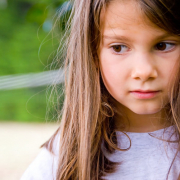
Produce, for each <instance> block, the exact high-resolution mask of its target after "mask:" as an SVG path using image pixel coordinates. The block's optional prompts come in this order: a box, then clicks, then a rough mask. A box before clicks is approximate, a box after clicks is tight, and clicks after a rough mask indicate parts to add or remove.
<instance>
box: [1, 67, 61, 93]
mask: <svg viewBox="0 0 180 180" xmlns="http://www.w3.org/2000/svg"><path fill="white" fill-rule="evenodd" d="M62 82H64V71H63V69H59V70H53V71H45V72H41V73H30V74H22V75H7V76H0V90H11V89H19V88H28V87H38V86H45V85H50V84H60V83H62Z"/></svg>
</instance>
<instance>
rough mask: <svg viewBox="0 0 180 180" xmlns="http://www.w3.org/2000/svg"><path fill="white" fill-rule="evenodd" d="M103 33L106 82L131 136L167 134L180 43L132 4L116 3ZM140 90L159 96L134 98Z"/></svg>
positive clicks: (103, 24)
mask: <svg viewBox="0 0 180 180" xmlns="http://www.w3.org/2000/svg"><path fill="white" fill-rule="evenodd" d="M100 30H101V35H102V37H101V42H100V46H99V51H98V55H99V60H100V71H101V75H102V79H103V82H104V84H105V87H106V88H107V90H108V92H109V93H110V94H111V96H112V97H113V98H114V100H115V106H116V108H117V109H118V110H119V114H120V112H123V117H124V118H123V121H124V123H125V124H126V125H129V126H126V131H129V132H152V131H155V130H158V129H162V128H164V123H165V121H166V118H165V116H166V112H165V110H164V106H165V105H166V104H167V103H168V90H169V88H171V86H172V85H171V83H170V82H173V80H174V77H175V71H176V70H177V69H175V67H177V66H178V64H177V63H178V60H179V59H180V58H179V52H180V51H179V50H180V44H179V38H178V37H177V36H174V35H171V34H168V32H166V31H164V30H163V29H160V28H159V27H157V26H156V25H154V24H153V23H152V22H150V20H149V19H147V17H146V16H145V15H144V14H143V12H142V11H141V9H140V7H139V4H138V3H137V2H136V1H132V0H130V1H126V2H125V1H118V0H114V1H112V2H111V3H110V4H109V5H108V7H107V9H106V10H105V11H102V12H101V17H100ZM137 89H141V90H153V91H158V93H157V95H156V96H155V97H153V98H150V99H140V98H137V97H135V96H134V95H133V94H132V93H131V91H134V90H137ZM121 119H122V118H121ZM128 122H129V124H128ZM115 125H116V127H117V129H120V127H121V121H120V115H117V117H116V118H115Z"/></svg>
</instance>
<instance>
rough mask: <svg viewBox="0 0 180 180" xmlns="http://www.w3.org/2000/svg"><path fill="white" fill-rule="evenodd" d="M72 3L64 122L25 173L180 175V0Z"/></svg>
mask: <svg viewBox="0 0 180 180" xmlns="http://www.w3.org/2000/svg"><path fill="white" fill-rule="evenodd" d="M72 3H73V8H72V13H71V16H70V19H69V22H70V26H68V27H70V33H69V37H68V39H67V42H68V43H67V51H66V55H67V57H66V67H65V68H66V73H67V74H66V83H65V87H66V89H65V101H64V108H63V113H62V116H61V124H60V127H59V129H58V130H57V132H56V133H55V134H54V136H53V137H52V138H51V139H50V140H49V141H48V142H47V143H46V144H45V145H44V147H43V149H42V152H41V153H40V154H39V156H38V157H37V158H36V160H35V161H34V162H33V163H32V164H31V165H30V167H29V168H28V170H27V171H26V172H25V174H24V175H23V177H22V180H52V179H54V180H55V179H56V180H77V179H78V180H99V179H105V180H121V179H122V180H165V179H169V180H177V179H178V178H179V179H180V140H179V137H180V89H179V87H180V84H179V79H180V76H179V69H180V66H179V62H180V10H179V7H180V1H179V0H74V1H73V2H72Z"/></svg>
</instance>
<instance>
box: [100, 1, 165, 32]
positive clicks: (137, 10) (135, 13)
mask: <svg viewBox="0 0 180 180" xmlns="http://www.w3.org/2000/svg"><path fill="white" fill-rule="evenodd" d="M142 27H143V28H149V31H151V30H153V31H154V30H155V31H164V30H162V29H160V28H158V27H157V26H156V25H155V24H153V23H152V22H151V21H150V20H149V19H148V18H147V17H146V16H145V14H144V12H143V10H142V9H141V6H140V4H139V3H138V2H137V1H136V0H114V1H111V2H110V3H109V4H108V5H107V6H106V8H104V9H103V10H102V12H101V16H100V28H101V32H102V31H104V30H111V31H114V30H124V31H128V30H131V29H133V30H135V29H136V30H138V29H139V28H142Z"/></svg>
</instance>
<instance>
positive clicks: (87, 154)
mask: <svg viewBox="0 0 180 180" xmlns="http://www.w3.org/2000/svg"><path fill="white" fill-rule="evenodd" d="M110 2H111V0H74V1H72V3H73V7H72V12H71V15H70V18H69V25H68V26H67V31H66V32H68V33H67V35H68V38H67V41H66V45H67V46H64V47H66V48H67V50H66V62H65V69H66V78H65V100H64V106H63V110H62V117H60V116H59V118H61V125H60V128H59V129H58V131H57V132H56V133H55V135H54V136H53V137H52V139H51V140H50V141H49V142H48V143H46V144H45V146H46V147H47V148H49V149H50V150H52V143H53V140H54V138H55V136H56V135H57V134H58V133H59V134H60V140H59V143H60V145H59V165H58V170H57V177H56V178H57V180H68V179H69V180H70V179H79V180H97V179H101V177H102V176H103V175H104V174H105V173H107V172H108V173H111V172H113V170H115V167H116V164H115V163H112V162H110V161H108V160H107V159H106V157H105V156H104V155H103V152H102V150H101V145H102V142H104V144H105V145H106V146H107V149H108V150H109V151H110V152H112V151H113V150H114V149H117V147H116V138H112V137H114V136H112V135H113V133H114V130H115V127H114V125H113V116H114V114H115V109H114V107H113V103H112V101H111V99H112V98H111V96H110V95H109V93H108V92H107V90H106V88H105V87H104V85H103V83H102V80H101V76H100V71H99V61H98V55H97V49H98V46H99V43H100V13H101V10H102V8H106V6H107V4H108V3H110ZM137 2H138V3H139V4H140V6H141V8H142V11H143V12H144V14H145V15H146V16H147V17H148V18H149V19H150V20H151V21H152V22H153V23H154V24H156V25H157V26H159V27H160V28H162V29H164V30H166V31H168V32H170V33H172V34H174V35H178V36H179V35H180V11H179V7H180V1H179V0H137ZM169 96H170V101H169V102H170V103H169V104H168V105H167V108H168V110H169V114H168V121H170V122H171V124H175V125H176V127H177V128H176V129H175V130H176V132H175V133H176V134H178V136H179V134H180V121H179V117H180V109H179V107H180V88H179V71H178V72H177V76H176V81H175V83H174V85H173V88H172V90H171V92H170V95H169Z"/></svg>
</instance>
